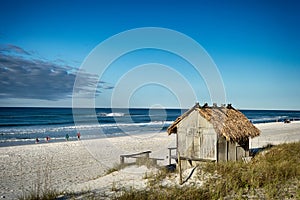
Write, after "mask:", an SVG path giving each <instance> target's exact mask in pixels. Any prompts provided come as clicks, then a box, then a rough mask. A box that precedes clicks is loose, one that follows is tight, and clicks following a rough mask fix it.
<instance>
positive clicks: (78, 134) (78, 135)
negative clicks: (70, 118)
mask: <svg viewBox="0 0 300 200" xmlns="http://www.w3.org/2000/svg"><path fill="white" fill-rule="evenodd" d="M77 139H78V140H80V132H78V133H77Z"/></svg>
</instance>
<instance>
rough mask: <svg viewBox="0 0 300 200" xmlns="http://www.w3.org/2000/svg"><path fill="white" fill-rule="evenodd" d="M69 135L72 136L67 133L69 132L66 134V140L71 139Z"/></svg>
mask: <svg viewBox="0 0 300 200" xmlns="http://www.w3.org/2000/svg"><path fill="white" fill-rule="evenodd" d="M69 137H70V136H69V134H68V133H67V134H66V141H69Z"/></svg>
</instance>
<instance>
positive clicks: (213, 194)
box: [115, 142, 300, 200]
mask: <svg viewBox="0 0 300 200" xmlns="http://www.w3.org/2000/svg"><path fill="white" fill-rule="evenodd" d="M299 155H300V142H298V143H290V144H281V145H277V146H274V147H271V148H268V149H267V150H265V151H262V152H260V153H259V154H258V155H257V156H256V157H255V158H253V159H252V161H251V162H249V163H244V162H226V163H225V162H224V163H205V164H203V165H201V170H200V172H199V171H198V173H201V174H203V173H206V174H210V176H208V177H209V178H206V180H205V184H204V185H202V186H201V187H195V186H183V187H178V186H172V187H162V186H161V185H159V183H158V182H159V180H160V179H161V177H160V176H158V177H157V181H155V184H150V185H148V188H147V189H145V190H143V191H139V190H134V189H130V190H125V191H123V193H122V195H121V196H118V197H115V199H121V200H122V199H224V198H226V199H249V198H254V199H300V189H299V188H300V157H299ZM162 174H163V173H162ZM196 175H197V177H201V175H200V174H196Z"/></svg>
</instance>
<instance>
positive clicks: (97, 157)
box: [0, 133, 175, 199]
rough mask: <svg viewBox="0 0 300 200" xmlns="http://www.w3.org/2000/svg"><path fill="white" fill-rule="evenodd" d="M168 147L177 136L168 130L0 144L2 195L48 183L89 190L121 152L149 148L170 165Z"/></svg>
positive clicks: (65, 188)
mask: <svg viewBox="0 0 300 200" xmlns="http://www.w3.org/2000/svg"><path fill="white" fill-rule="evenodd" d="M82 137H84V136H82ZM168 147H175V135H172V136H169V137H168V136H167V134H166V133H156V134H145V135H143V136H126V137H114V138H104V139H95V140H82V141H68V142H60V143H51V142H50V143H48V144H33V145H24V146H13V147H1V148H0V176H1V181H0V197H3V196H5V198H6V199H16V198H17V197H18V196H20V195H22V194H23V193H24V192H28V191H32V190H33V189H32V188H36V185H41V187H42V188H41V189H43V188H44V186H43V183H45V182H46V183H47V184H49V185H51V186H52V188H54V189H57V190H59V191H75V192H77V191H81V190H83V189H89V187H90V186H89V185H90V183H87V182H88V181H90V180H94V179H97V178H99V177H100V176H103V175H104V174H105V171H106V170H107V169H109V168H111V167H113V166H114V164H115V163H119V160H120V157H119V156H120V154H128V153H138V152H142V151H148V150H150V151H152V152H153V153H152V154H150V156H151V157H154V158H162V159H164V161H162V163H160V164H167V159H166V156H167V155H168V149H167V148H168ZM142 173H144V171H142ZM47 179H48V180H47ZM124 180H125V179H124ZM104 183H105V182H104ZM103 187H106V185H103ZM41 189H40V190H41Z"/></svg>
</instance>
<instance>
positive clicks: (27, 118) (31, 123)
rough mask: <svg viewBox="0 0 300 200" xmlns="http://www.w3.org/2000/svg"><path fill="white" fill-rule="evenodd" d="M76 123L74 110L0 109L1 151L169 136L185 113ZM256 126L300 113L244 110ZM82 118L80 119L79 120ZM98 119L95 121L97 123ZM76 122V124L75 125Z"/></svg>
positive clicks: (87, 115)
mask: <svg viewBox="0 0 300 200" xmlns="http://www.w3.org/2000/svg"><path fill="white" fill-rule="evenodd" d="M79 110H80V112H78V110H77V112H76V116H77V117H76V120H74V117H73V110H72V108H28V107H26V108H6V107H2V108H0V147H3V146H14V145H23V144H34V143H35V140H36V138H39V141H40V143H45V142H46V141H45V138H46V137H47V136H48V137H50V138H51V139H50V141H49V142H59V141H64V140H65V136H66V134H68V135H69V136H70V140H76V139H77V133H78V132H80V133H81V139H93V138H99V137H103V136H105V137H117V136H123V135H134V134H142V133H153V132H166V129H167V128H168V126H170V124H172V122H173V121H174V120H175V119H176V118H177V117H178V116H180V115H181V114H182V113H184V112H185V111H186V110H181V109H110V108H96V109H93V110H92V115H91V109H79ZM241 112H243V113H244V114H245V115H246V116H247V117H248V119H249V120H251V121H252V122H253V123H269V122H276V121H280V122H282V121H284V120H285V119H290V120H300V111H283V110H280V111H279V110H241ZM78 116H79V117H78ZM95 119H96V120H95ZM74 121H75V122H74Z"/></svg>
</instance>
